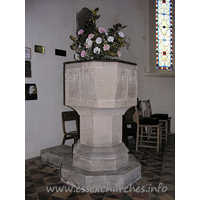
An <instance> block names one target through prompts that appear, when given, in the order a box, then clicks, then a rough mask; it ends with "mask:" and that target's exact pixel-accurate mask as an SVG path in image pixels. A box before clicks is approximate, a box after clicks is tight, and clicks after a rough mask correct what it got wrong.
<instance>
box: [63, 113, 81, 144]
mask: <svg viewBox="0 0 200 200" xmlns="http://www.w3.org/2000/svg"><path fill="white" fill-rule="evenodd" d="M67 121H76V130H74V131H69V132H67V131H66V126H65V125H66V124H65V123H66V122H67ZM62 127H63V133H64V137H63V140H62V145H64V144H65V140H69V139H74V143H76V142H77V140H78V139H79V115H78V114H77V112H76V111H66V112H62Z"/></svg>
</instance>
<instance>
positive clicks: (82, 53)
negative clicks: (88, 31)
mask: <svg viewBox="0 0 200 200" xmlns="http://www.w3.org/2000/svg"><path fill="white" fill-rule="evenodd" d="M85 55H86V52H85V51H84V50H83V51H81V57H82V58H83V57H84V56H85Z"/></svg>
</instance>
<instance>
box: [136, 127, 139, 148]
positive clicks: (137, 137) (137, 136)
mask: <svg viewBox="0 0 200 200" xmlns="http://www.w3.org/2000/svg"><path fill="white" fill-rule="evenodd" d="M139 130H140V127H139V126H137V135H136V145H135V146H136V148H135V150H136V151H138V142H139Z"/></svg>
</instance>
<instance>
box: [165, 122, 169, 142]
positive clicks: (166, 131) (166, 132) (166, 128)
mask: <svg viewBox="0 0 200 200" xmlns="http://www.w3.org/2000/svg"><path fill="white" fill-rule="evenodd" d="M167 134H168V121H166V122H165V144H167Z"/></svg>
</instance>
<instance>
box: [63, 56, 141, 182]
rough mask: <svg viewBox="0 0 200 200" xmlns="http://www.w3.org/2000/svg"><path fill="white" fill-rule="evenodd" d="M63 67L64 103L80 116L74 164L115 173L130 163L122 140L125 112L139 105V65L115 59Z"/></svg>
mask: <svg viewBox="0 0 200 200" xmlns="http://www.w3.org/2000/svg"><path fill="white" fill-rule="evenodd" d="M64 70H65V71H64V72H65V88H64V90H65V105H67V106H70V107H72V108H74V109H75V110H76V111H77V112H78V114H79V115H80V140H79V141H78V142H77V143H76V144H75V145H74V150H73V166H75V167H78V168H79V169H83V170H87V171H90V172H92V171H93V172H96V171H98V172H100V171H102V172H105V171H108V172H112V171H113V172H114V171H116V170H118V169H121V168H122V167H123V166H127V165H128V163H129V160H130V158H129V155H128V149H127V148H126V146H125V145H124V143H123V142H122V115H123V114H124V113H125V112H126V110H127V109H128V108H130V107H132V106H134V105H136V104H137V66H136V64H134V63H127V62H123V61H116V60H109V61H87V62H70V63H69V62H68V63H64ZM135 162H137V161H135ZM137 166H138V165H137ZM70 173H71V172H69V171H67V172H66V173H65V175H66V174H68V175H66V177H65V178H69V179H70V177H72V176H70V175H69V174H70ZM137 177H140V174H139V175H138V176H137ZM73 182H74V180H73Z"/></svg>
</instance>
